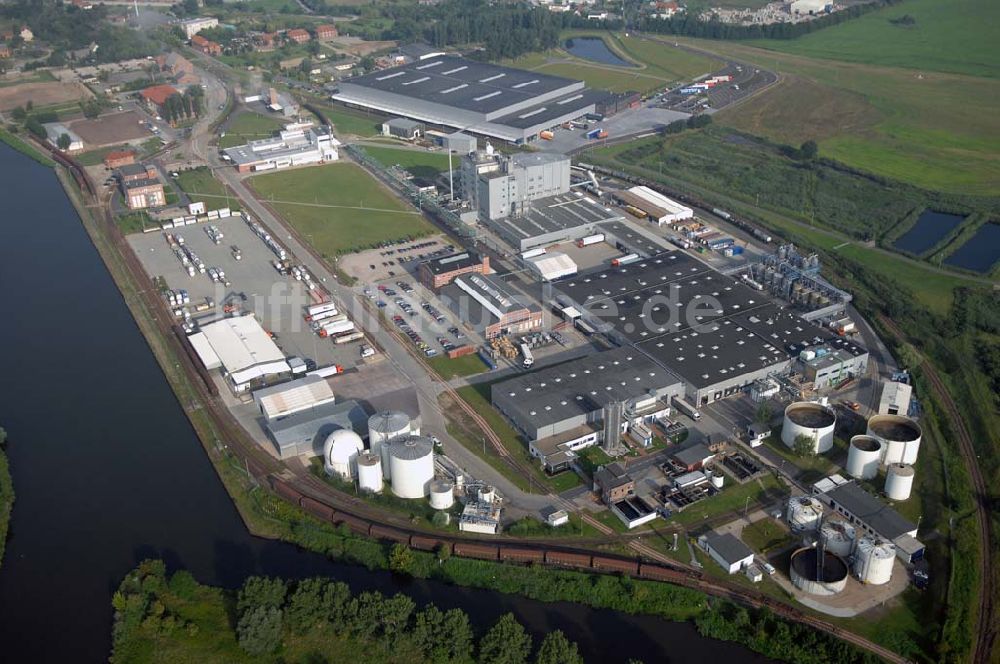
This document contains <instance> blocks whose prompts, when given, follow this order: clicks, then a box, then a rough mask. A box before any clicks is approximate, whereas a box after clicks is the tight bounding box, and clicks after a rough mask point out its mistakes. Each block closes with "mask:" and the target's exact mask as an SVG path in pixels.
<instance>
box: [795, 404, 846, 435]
mask: <svg viewBox="0 0 1000 664" xmlns="http://www.w3.org/2000/svg"><path fill="white" fill-rule="evenodd" d="M785 417H787V418H788V419H790V420H791V421H792V422H795V423H796V424H798V425H799V426H801V427H806V428H807V429H823V428H825V427H829V426H833V424H834V423H835V422H836V421H837V417H836V416H835V415H834V414H833V411H831V410H830V408H829V407H827V406H824V405H822V404H818V403H812V402H809V401H799V402H797V403H793V404H791V405H790V406H788V408H786V409H785Z"/></svg>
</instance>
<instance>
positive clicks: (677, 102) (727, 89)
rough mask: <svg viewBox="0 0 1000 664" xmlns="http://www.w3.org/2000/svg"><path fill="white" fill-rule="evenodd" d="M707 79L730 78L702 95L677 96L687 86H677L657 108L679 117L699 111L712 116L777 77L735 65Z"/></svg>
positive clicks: (762, 70) (724, 68)
mask: <svg viewBox="0 0 1000 664" xmlns="http://www.w3.org/2000/svg"><path fill="white" fill-rule="evenodd" d="M711 76H731V77H732V79H731V80H729V81H727V82H723V83H719V84H717V85H715V86H714V87H712V88H709V89H708V91H706V92H704V93H700V94H694V95H683V94H681V93H680V90H681V89H682V88H685V87H687V85H680V86H677V88H675V89H674V91H673V92H670V93H668V94H667V95H665V96H664V97H663V98H662V99H661V101H660V104H659V105H660V106H661V107H662V108H664V109H670V110H673V111H678V112H682V113H692V112H694V111H695V110H697V109H698V108H699V107H701V108H704V109H709V110H710V111H711V112H714V111H718V110H720V109H723V108H725V107H726V106H729V105H730V104H732V103H735V102H737V101H739V100H741V99H743V98H745V97H747V96H749V95H752V94H754V93H755V92H757V91H759V90H760V89H762V88H764V87H766V86H768V85H771V84H772V83H774V82H775V81H777V80H778V77H777V75H775V74H774V73H773V72H770V71H767V70H766V69H758V68H756V67H752V66H750V65H743V64H737V63H729V64H727V65H726V66H725V67H723V68H722V69H720V70H719V71H716V72H713V73H712V74H711ZM705 104H707V106H705Z"/></svg>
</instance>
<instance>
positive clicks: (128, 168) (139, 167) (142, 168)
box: [118, 162, 147, 176]
mask: <svg viewBox="0 0 1000 664" xmlns="http://www.w3.org/2000/svg"><path fill="white" fill-rule="evenodd" d="M146 170H147V168H146V164H142V163H139V162H136V163H134V164H125V165H124V166H119V167H118V172H119V173H121V174H122V175H125V176H129V175H144V174H145V173H146Z"/></svg>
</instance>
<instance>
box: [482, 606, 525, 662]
mask: <svg viewBox="0 0 1000 664" xmlns="http://www.w3.org/2000/svg"><path fill="white" fill-rule="evenodd" d="M530 654H531V637H530V636H529V635H528V633H527V632H525V631H524V627H523V626H522V625H521V623H519V622H517V619H516V618H515V617H514V614H512V613H505V614H503V615H502V616H500V619H499V620H498V621H497V622H496V624H494V625H493V627H491V628H490V631H488V632H486V634H484V635H483V638H482V639H480V640H479V661H480V662H481V663H482V664H524V663H525V662H527V661H528V655H530Z"/></svg>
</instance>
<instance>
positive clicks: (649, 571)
mask: <svg viewBox="0 0 1000 664" xmlns="http://www.w3.org/2000/svg"><path fill="white" fill-rule="evenodd" d="M270 481H271V485H272V487H273V488H274V491H275V493H277V494H278V495H279V496H281V497H282V498H284V499H285V500H287V501H289V502H291V503H293V504H295V505H298V506H299V507H301V508H302V509H303V510H305V511H306V512H308V513H309V514H311V515H312V516H314V517H316V518H317V519H320V520H321V521H326V522H328V523H332V524H335V525H341V524H343V525H346V526H347V527H348V528H350V530H351V532H353V533H354V534H356V535H361V536H364V537H372V538H374V539H379V540H382V541H386V542H396V543H399V544H406V545H407V546H409V547H411V548H413V549H416V550H418V551H441V550H442V549H445V550H447V551H448V552H449V553H451V554H452V555H455V556H458V557H460V558H474V559H476V560H490V561H495V562H512V563H523V564H538V565H550V566H553V567H565V568H569V569H577V570H589V571H596V572H602V573H619V574H628V575H629V576H634V577H637V578H640V579H650V580H654V581H669V582H672V583H683V584H686V585H690V584H691V582H692V581H699V580H701V578H702V574H701V572H698V571H696V570H686V569H673V568H669V567H666V566H664V565H659V564H655V563H647V562H642V561H638V560H634V559H630V558H623V557H616V556H610V555H604V554H594V553H590V552H584V551H573V550H569V549H559V548H551V547H544V546H539V547H533V546H527V545H524V544H506V543H503V542H475V541H469V540H464V539H463V540H460V539H452V538H449V537H444V536H436V535H432V534H427V533H417V532H411V531H407V530H403V529H400V528H395V527H393V526H387V525H384V524H381V523H375V522H372V521H369V520H368V519H365V518H363V517H360V516H357V515H356V514H350V513H348V512H344V511H342V510H338V509H334V508H333V507H330V506H329V505H326V504H325V503H321V502H320V501H318V500H316V499H314V498H310V497H309V496H306V495H303V494H302V493H300V492H299V491H298V490H296V489H295V488H293V487H292V486H290V485H288V484H287V483H285V482H283V481H282V480H279V479H277V478H274V477H272V478H270Z"/></svg>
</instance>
